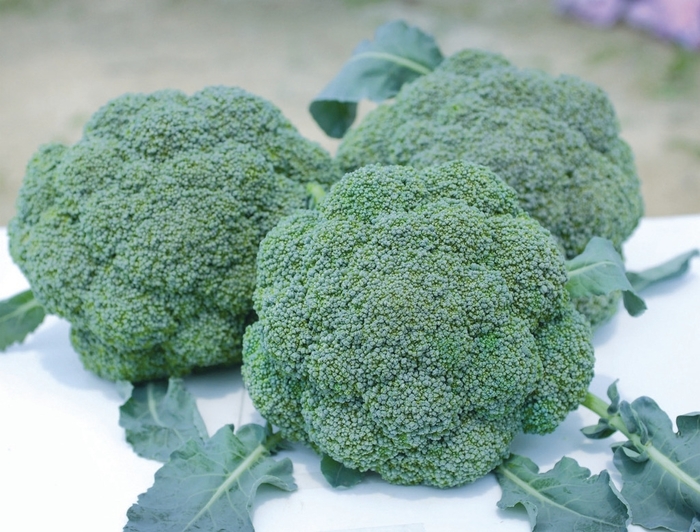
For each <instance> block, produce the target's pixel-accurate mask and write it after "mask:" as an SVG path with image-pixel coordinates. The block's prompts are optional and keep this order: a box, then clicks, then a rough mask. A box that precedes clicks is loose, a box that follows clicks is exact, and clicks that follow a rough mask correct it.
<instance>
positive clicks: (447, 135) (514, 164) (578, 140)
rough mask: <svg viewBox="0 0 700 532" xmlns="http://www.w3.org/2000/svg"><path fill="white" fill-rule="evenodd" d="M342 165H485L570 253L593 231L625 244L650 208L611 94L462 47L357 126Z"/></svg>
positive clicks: (344, 146)
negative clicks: (644, 201) (463, 162)
mask: <svg viewBox="0 0 700 532" xmlns="http://www.w3.org/2000/svg"><path fill="white" fill-rule="evenodd" d="M337 159H338V161H339V164H340V166H341V168H342V169H343V170H345V171H351V170H354V169H356V168H359V167H361V166H364V165H366V164H372V163H380V164H401V165H406V164H409V165H412V166H415V167H417V168H423V167H426V166H429V165H433V164H439V163H444V162H448V161H452V160H454V159H464V160H469V161H472V162H476V163H479V164H483V165H486V166H488V167H490V168H491V169H493V170H494V171H495V172H496V174H498V175H499V177H500V178H502V179H503V180H505V181H506V182H507V183H508V184H509V185H511V186H512V187H513V188H514V189H515V190H516V192H517V194H518V199H519V202H520V205H521V207H522V208H523V209H525V210H526V211H527V212H528V213H529V214H530V215H531V216H532V217H534V218H535V219H536V220H538V221H539V222H540V223H541V224H542V225H543V226H544V227H546V228H547V229H549V230H550V231H551V232H552V234H553V235H554V236H555V237H556V238H557V239H558V241H559V243H560V245H561V246H562V249H563V250H564V252H565V254H566V257H567V258H573V257H574V256H576V255H578V254H579V253H581V252H583V250H584V248H585V246H586V244H587V243H588V241H589V240H590V239H591V237H593V236H600V237H603V238H607V239H609V240H611V241H612V242H613V243H614V244H615V246H616V247H618V249H619V248H620V246H621V244H622V242H623V241H624V240H626V239H627V237H629V235H630V234H631V233H632V231H633V230H634V228H635V227H636V225H637V223H638V221H639V218H640V217H641V216H642V213H643V204H642V197H641V193H640V184H639V180H638V178H637V174H636V170H635V166H634V161H633V156H632V152H631V150H630V149H629V147H628V145H627V144H626V143H625V142H624V141H623V140H622V139H621V138H620V137H619V126H618V123H617V118H616V115H615V111H614V109H613V107H612V104H611V103H610V101H609V99H608V98H607V96H606V95H605V93H604V92H603V91H602V90H601V89H600V88H598V87H596V86H594V85H591V84H589V83H586V82H584V81H582V80H580V79H578V78H576V77H572V76H560V77H558V78H553V77H551V76H549V75H547V74H545V73H543V72H540V71H537V70H532V69H517V68H516V67H514V66H512V65H511V64H510V63H509V62H508V61H507V60H506V59H504V58H503V57H502V56H500V55H497V54H492V53H487V52H482V51H478V50H464V51H462V52H459V53H457V54H455V55H453V56H452V57H449V58H447V59H446V60H445V61H444V62H443V63H442V64H441V65H440V66H439V67H438V68H437V69H436V70H435V71H434V72H432V73H431V74H428V75H426V76H423V77H421V78H418V79H417V80H415V81H413V82H412V83H409V84H406V85H404V86H403V88H402V89H401V91H400V92H399V94H398V95H397V97H396V99H395V101H394V102H393V103H390V104H384V105H381V106H380V107H379V108H377V109H375V110H374V111H372V112H371V113H369V114H368V115H367V116H366V118H365V119H364V120H363V122H362V123H361V124H360V125H359V126H358V127H356V128H355V129H353V130H351V131H350V132H349V133H348V134H347V136H346V137H345V139H344V140H343V142H342V143H341V145H340V147H339V148H338V153H337Z"/></svg>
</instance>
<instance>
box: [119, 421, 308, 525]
mask: <svg viewBox="0 0 700 532" xmlns="http://www.w3.org/2000/svg"><path fill="white" fill-rule="evenodd" d="M244 429H245V427H241V429H240V431H239V433H241V436H242V437H241V438H239V437H238V436H236V435H234V433H233V426H232V425H228V426H225V427H222V428H221V429H219V431H218V432H217V433H216V434H214V436H212V438H211V439H209V440H207V441H206V442H202V441H201V440H190V441H189V442H188V443H186V444H185V445H184V446H183V447H181V448H180V449H178V450H177V451H175V452H173V454H172V455H171V457H170V460H169V461H168V462H167V463H166V464H165V465H164V466H163V467H161V468H160V469H159V470H158V471H157V472H156V474H155V482H154V484H153V486H151V487H150V488H149V489H148V491H146V493H143V494H141V495H139V498H138V502H137V503H136V504H134V505H133V506H132V507H131V508H130V509H129V511H128V512H127V516H128V518H129V522H128V523H127V525H126V527H124V531H125V532H175V531H177V532H185V531H187V530H206V531H210V530H211V531H214V530H227V531H228V530H230V531H236V532H253V523H252V520H251V515H250V512H251V508H252V504H253V498H254V497H255V493H256V492H257V489H258V487H259V486H260V485H261V484H270V485H272V486H276V487H278V488H280V489H283V490H286V491H293V490H295V489H296V485H295V483H294V479H293V478H292V462H291V461H290V460H289V459H288V458H285V459H283V460H279V461H276V460H273V459H272V458H270V457H269V456H268V454H269V451H268V446H269V442H268V441H265V440H264V438H265V434H266V431H265V429H264V428H263V427H260V429H262V430H257V429H250V428H248V429H245V431H244ZM258 438H263V440H260V439H258Z"/></svg>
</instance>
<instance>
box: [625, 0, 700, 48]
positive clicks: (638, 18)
mask: <svg viewBox="0 0 700 532" xmlns="http://www.w3.org/2000/svg"><path fill="white" fill-rule="evenodd" d="M625 21H626V22H627V23H628V24H629V25H630V26H634V27H637V28H641V29H644V30H647V31H650V32H652V33H654V34H656V35H658V36H659V37H661V38H662V39H668V40H672V41H675V42H677V43H679V44H680V45H682V46H685V47H686V48H700V0H665V1H664V0H636V1H633V2H630V5H629V8H628V9H627V13H625Z"/></svg>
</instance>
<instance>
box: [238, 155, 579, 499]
mask: <svg viewBox="0 0 700 532" xmlns="http://www.w3.org/2000/svg"><path fill="white" fill-rule="evenodd" d="M566 279H567V275H566V271H565V268H564V262H563V257H562V254H561V251H560V250H559V248H558V247H557V245H556V243H555V241H554V239H553V238H552V237H551V235H550V234H549V232H548V231H547V230H546V229H544V228H542V226H541V225H540V224H538V223H537V222H536V221H535V220H534V219H532V218H531V217H530V216H528V215H527V214H526V213H525V212H524V211H523V210H522V209H521V208H520V207H519V206H518V199H517V196H516V194H515V192H514V191H513V190H512V189H511V188H510V187H508V186H507V185H505V184H504V183H503V182H502V181H501V180H499V179H498V178H497V177H496V176H495V175H494V174H493V173H492V172H491V171H490V170H489V169H487V168H486V167H483V166H478V165H473V164H467V163H464V162H453V163H448V164H446V165H442V166H439V167H433V168H430V169H427V170H425V171H422V172H419V171H417V170H415V169H413V168H411V167H402V166H368V167H364V168H362V169H360V170H357V171H355V172H353V173H351V174H348V175H346V176H345V177H344V178H343V179H342V180H341V181H339V182H338V183H337V184H336V185H334V186H333V188H332V189H331V192H330V194H329V196H328V197H327V198H326V200H325V201H324V202H323V203H322V204H321V206H320V208H319V210H318V211H299V212H297V213H295V214H293V215H291V216H289V217H287V218H285V219H283V220H282V221H281V222H280V224H279V225H278V226H277V227H276V228H274V229H273V230H272V231H271V232H270V233H268V235H267V236H266V237H265V239H264V240H263V241H262V243H261V246H260V252H259V255H258V286H257V288H256V292H255V298H254V299H255V308H256V311H257V312H258V316H259V320H258V321H257V322H256V323H254V324H253V325H251V326H250V327H248V330H247V331H246V335H245V337H244V349H243V359H244V363H243V376H244V379H245V382H246V386H247V388H248V391H249V393H250V395H251V397H252V399H253V402H254V404H255V406H256V407H257V409H258V410H259V411H260V412H261V413H262V415H263V416H265V417H266V419H267V420H268V421H270V422H271V423H273V424H275V425H277V426H279V427H280V429H281V430H282V432H283V434H284V435H285V436H286V437H288V438H291V439H294V440H301V441H304V442H308V443H309V444H311V445H312V446H313V447H315V448H317V449H318V450H320V451H321V452H323V453H326V454H328V455H330V456H331V457H332V458H333V459H335V460H337V461H339V462H341V463H343V464H345V465H346V466H348V467H352V468H356V469H360V470H373V471H376V472H378V473H380V474H381V475H382V476H383V477H384V478H385V479H387V480H388V481H390V482H393V483H399V484H419V483H425V484H430V485H435V486H439V487H448V486H454V485H458V484H463V483H466V482H470V481H473V480H475V479H476V478H479V477H481V476H483V475H484V474H486V473H487V472H489V471H490V470H491V469H493V468H494V467H495V466H496V465H498V464H499V463H500V462H501V460H503V458H504V457H505V456H507V454H508V449H509V445H510V442H511V439H512V438H513V436H514V435H515V434H516V433H518V432H519V431H521V430H525V431H528V432H534V433H546V432H549V431H551V430H553V429H554V428H555V427H556V426H557V424H558V423H559V422H560V421H561V420H562V419H563V418H564V417H565V416H566V414H567V413H568V412H569V411H570V410H571V409H573V408H576V406H577V405H578V404H579V402H580V401H581V400H582V399H583V397H584V396H585V393H586V390H587V387H588V384H589V382H590V379H591V378H592V371H593V350H592V347H591V344H590V327H589V324H588V322H587V321H586V320H585V319H584V318H583V317H582V316H581V315H580V314H579V313H578V312H577V311H576V310H575V309H574V308H573V306H572V305H571V304H570V301H569V298H568V294H567V292H566V291H565V289H564V283H565V282H566Z"/></svg>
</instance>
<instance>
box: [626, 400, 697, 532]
mask: <svg viewBox="0 0 700 532" xmlns="http://www.w3.org/2000/svg"><path fill="white" fill-rule="evenodd" d="M623 404H625V403H623ZM625 410H628V411H629V413H628V414H627V415H625V416H621V417H622V419H623V421H624V423H625V426H626V428H627V431H628V432H629V433H631V434H627V436H628V437H629V438H630V441H628V442H626V443H625V444H623V445H619V446H617V448H616V449H615V458H614V463H615V466H616V467H617V469H618V470H619V471H620V473H621V475H622V481H623V485H622V496H623V497H624V498H625V500H627V502H628V504H629V506H630V510H631V512H632V521H633V523H635V524H638V525H641V526H643V527H645V528H658V527H663V528H666V529H668V530H674V531H679V532H680V531H682V532H685V531H687V530H689V527H692V526H696V527H697V523H696V522H695V521H694V520H695V519H696V518H697V517H698V516H699V515H700V413H692V414H687V415H684V416H679V417H677V418H676V426H677V427H678V432H677V433H674V432H673V426H672V424H671V420H670V418H669V417H668V415H666V413H665V412H664V411H663V410H661V409H660V408H659V406H658V405H657V404H656V403H655V402H654V401H653V400H652V399H650V398H648V397H640V398H639V399H637V400H635V401H634V402H632V403H631V404H629V407H628V408H627V409H625ZM622 412H623V409H621V412H620V413H621V414H622ZM693 523H695V524H693ZM690 529H691V530H692V528H690Z"/></svg>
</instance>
